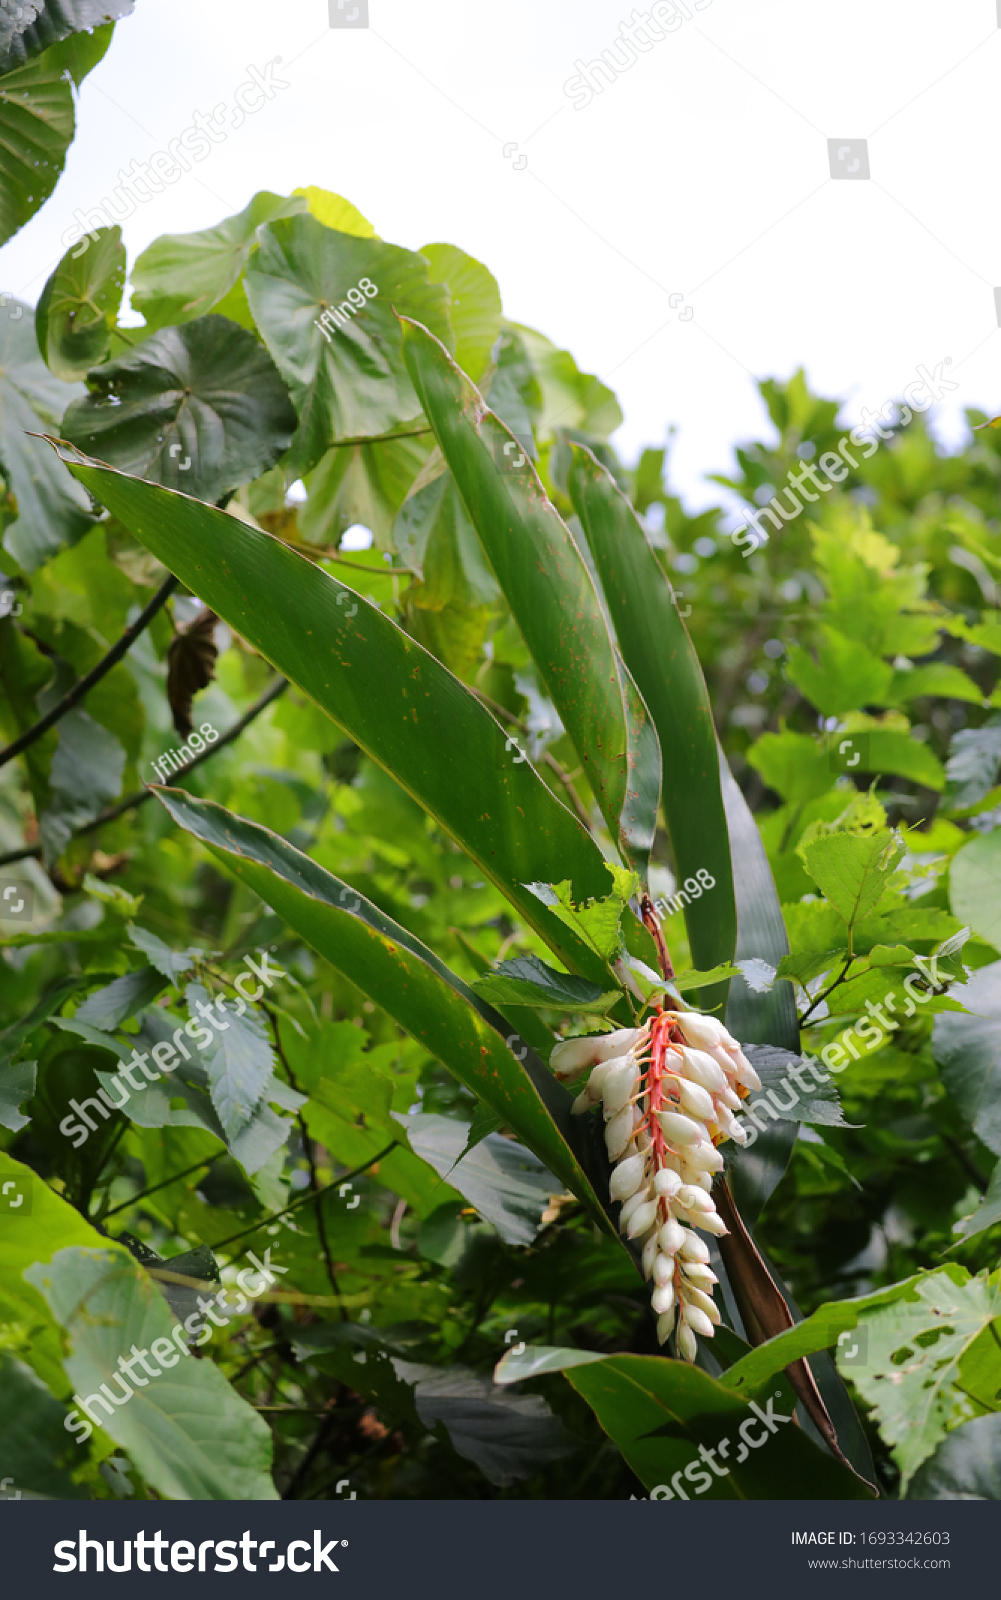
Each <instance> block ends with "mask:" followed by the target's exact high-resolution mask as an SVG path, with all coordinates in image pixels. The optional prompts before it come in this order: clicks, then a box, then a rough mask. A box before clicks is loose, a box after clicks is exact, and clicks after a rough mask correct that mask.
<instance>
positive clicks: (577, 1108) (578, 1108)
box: [570, 1089, 595, 1117]
mask: <svg viewBox="0 0 1001 1600" xmlns="http://www.w3.org/2000/svg"><path fill="white" fill-rule="evenodd" d="M594 1104H595V1102H594V1101H593V1100H592V1099H591V1096H590V1095H589V1094H588V1092H587V1090H586V1089H582V1090H581V1092H580V1094H579V1095H577V1096H576V1097H575V1099H574V1103H573V1105H572V1106H571V1107H570V1115H571V1116H572V1117H582V1116H583V1115H584V1112H585V1111H590V1110H592V1109H593V1107H594Z"/></svg>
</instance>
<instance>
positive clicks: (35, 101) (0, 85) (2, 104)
mask: <svg viewBox="0 0 1001 1600" xmlns="http://www.w3.org/2000/svg"><path fill="white" fill-rule="evenodd" d="M102 9H104V12H105V15H107V8H102ZM112 32H113V29H112V28H111V27H105V28H95V29H94V31H93V32H92V33H77V34H73V35H72V36H71V37H70V38H66V39H63V40H62V42H61V43H59V44H50V45H49V48H48V49H43V53H42V54H41V55H38V56H37V57H35V59H33V60H31V61H28V62H27V64H26V65H24V66H20V67H16V68H15V69H14V70H5V69H4V68H3V67H0V73H2V76H0V149H2V150H3V166H2V168H0V244H5V243H6V242H7V240H8V239H9V238H11V236H12V235H13V234H15V233H17V231H18V229H19V228H23V227H24V224H25V223H26V222H27V221H28V219H29V217H33V216H34V215H35V212H36V211H37V210H38V209H39V207H40V206H41V205H43V204H44V202H45V201H46V200H47V199H48V198H49V195H50V194H51V193H52V191H53V189H54V188H55V186H56V184H57V183H58V182H59V178H60V175H61V173H62V170H63V166H64V164H65V161H66V152H67V150H68V149H69V147H70V145H71V144H72V142H73V135H74V134H75V133H76V115H75V111H74V105H73V85H74V83H75V84H76V85H77V87H78V88H79V86H80V84H81V83H82V82H83V79H84V78H85V77H86V75H87V73H88V72H90V70H91V68H92V67H96V66H97V63H98V62H99V61H100V59H101V57H102V56H103V55H104V52H105V51H106V50H107V48H108V46H109V44H110V43H111V35H112ZM16 39H17V36H15V40H14V41H13V42H14V45H15V52H16ZM31 53H32V55H34V51H32V52H31ZM14 59H16V54H15V53H14V52H10V51H9V52H8V54H7V60H8V61H12V60H14Z"/></svg>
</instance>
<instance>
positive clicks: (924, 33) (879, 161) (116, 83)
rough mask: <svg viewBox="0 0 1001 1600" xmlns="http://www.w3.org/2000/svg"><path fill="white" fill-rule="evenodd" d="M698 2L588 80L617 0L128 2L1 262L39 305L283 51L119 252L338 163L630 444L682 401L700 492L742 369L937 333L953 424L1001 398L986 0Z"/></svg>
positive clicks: (383, 230)
mask: <svg viewBox="0 0 1001 1600" xmlns="http://www.w3.org/2000/svg"><path fill="white" fill-rule="evenodd" d="M357 3H359V0H345V8H346V9H350V8H351V7H352V6H354V5H355V4H357ZM646 3H647V0H645V3H644V5H643V6H642V7H640V10H645V9H646ZM697 3H698V0H688V5H687V9H688V11H689V12H690V13H691V15H690V17H689V18H687V19H685V18H684V17H683V18H682V20H681V22H680V24H678V25H677V26H676V27H675V28H674V30H673V31H672V32H670V33H669V34H668V36H666V37H664V38H663V39H662V40H661V41H660V42H657V43H648V46H647V48H646V49H645V50H640V51H639V53H638V55H637V58H636V59H635V61H634V63H633V64H632V65H631V67H629V68H628V69H627V70H624V71H623V72H622V73H621V75H620V76H618V77H617V78H616V80H615V81H614V82H613V83H610V84H609V85H608V86H607V87H606V88H605V89H604V90H603V92H602V93H600V94H597V95H595V96H594V98H593V99H592V101H591V103H590V104H587V105H584V106H582V107H581V108H580V109H575V106H574V103H573V101H572V99H571V98H570V96H569V95H568V94H567V93H566V92H565V90H564V85H565V84H566V83H567V82H568V80H570V79H571V78H572V77H573V75H574V73H575V71H576V68H575V62H576V61H577V60H578V59H580V60H583V61H585V62H587V61H590V60H593V59H594V58H595V57H597V56H599V55H600V53H601V52H602V51H603V50H607V49H610V48H611V47H612V46H613V43H614V41H615V39H616V36H617V34H618V31H619V24H620V22H621V21H623V20H628V19H629V18H631V17H632V16H634V15H635V12H634V9H633V7H632V5H630V4H626V3H623V0H573V3H572V4H571V3H570V0H507V3H506V4H504V5H498V4H495V3H494V0H437V3H435V4H431V3H424V4H421V3H420V0H369V22H370V25H369V27H368V28H338V29H331V28H330V26H329V20H328V0H285V4H283V5H276V4H274V0H197V3H196V0H137V4H136V9H135V14H134V15H133V16H132V17H131V18H128V19H126V20H125V21H123V22H122V23H120V24H119V27H118V30H117V34H116V37H115V40H114V42H113V44H112V47H111V50H110V52H109V54H108V56H107V57H106V59H105V60H104V62H103V63H102V64H101V65H100V66H99V67H98V68H97V69H96V71H95V72H94V73H93V74H92V75H91V77H90V78H89V79H88V80H87V82H86V83H85V85H84V88H83V92H82V96H81V104H80V108H79V133H78V137H77V140H76V142H75V144H74V145H73V147H72V149H71V151H70V155H69V159H68V162H67V167H66V172H65V174H64V175H63V177H62V179H61V181H60V183H59V186H58V188H57V189H56V191H55V195H54V197H53V198H52V199H51V200H50V201H49V203H48V204H47V205H46V206H45V208H44V209H43V210H42V211H41V212H40V213H39V215H38V216H37V217H36V218H35V219H34V220H33V221H32V222H30V223H29V224H28V226H27V227H26V228H25V229H24V230H23V231H22V232H21V233H20V234H19V235H18V236H17V237H16V238H15V239H13V240H12V241H11V242H10V243H9V244H8V245H6V246H5V247H4V249H3V250H2V251H0V288H2V289H6V290H8V291H10V292H13V293H17V294H20V295H21V296H22V297H23V298H25V299H27V300H29V301H31V302H34V301H35V300H36V299H37V296H38V294H39V292H40V290H41V288H42V285H43V284H44V282H45V279H46V277H47V276H48V273H49V272H50V271H51V269H52V267H53V265H54V264H55V262H56V261H57V260H58V258H59V256H60V255H61V254H62V246H61V245H60V236H61V234H62V233H63V232H64V231H65V230H66V228H67V227H68V226H69V225H70V223H71V221H72V215H73V211H74V209H75V208H77V207H81V206H82V207H84V208H86V207H88V206H90V205H97V204H100V201H101V199H102V197H103V196H104V195H105V194H108V193H110V192H111V191H113V189H114V187H115V185H116V184H117V183H118V181H119V180H118V172H119V169H120V168H122V167H128V166H130V165H131V162H132V160H133V158H138V159H139V160H141V161H142V160H146V159H147V158H148V157H149V156H150V155H151V153H152V152H153V151H155V150H158V149H163V148H165V146H166V144H167V142H168V141H169V140H170V139H172V138H176V137H177V136H178V135H179V134H180V133H181V132H182V131H183V130H184V128H185V127H187V126H188V125H189V124H190V122H191V119H192V115H193V113H194V112H195V111H197V110H201V111H204V112H206V113H211V111H212V109H213V108H214V107H216V106H218V105H219V104H220V103H221V102H226V103H227V104H229V105H232V103H233V95H234V91H235V90H236V88H237V87H238V85H239V84H240V83H241V82H243V81H244V80H245V79H246V77H247V69H248V66H256V67H257V68H258V69H264V67H265V65H266V63H268V62H269V61H273V59H274V57H276V56H280V57H281V58H282V59H281V64H280V65H279V66H276V67H275V69H274V70H275V73H276V74H277V75H278V78H279V79H281V80H283V81H285V82H286V83H287V84H288V87H287V88H285V89H282V90H280V91H279V92H277V93H276V94H275V95H274V97H273V98H272V99H271V101H270V102H269V103H268V104H267V105H266V106H264V107H262V108H261V109H260V110H259V111H258V112H257V113H256V114H255V115H253V116H250V117H248V118H247V120H246V121H245V123H244V125H243V126H242V127H241V128H240V129H238V130H232V131H230V132H229V134H228V135H227V137H226V138H225V140H224V141H222V142H220V143H218V144H215V145H214V146H213V148H212V151H211V154H210V155H209V156H208V158H207V159H205V160H203V161H201V162H200V163H199V164H198V165H196V166H195V167H194V169H193V170H192V171H191V172H190V173H189V174H188V175H187V176H185V177H183V178H182V179H181V180H180V181H179V182H177V183H175V184H174V186H173V187H170V188H167V189H166V190H165V192H164V193H163V194H162V195H160V196H159V197H157V198H155V199H152V200H150V201H149V202H148V203H146V204H144V205H142V206H140V207H139V208H138V209H137V211H136V214H135V215H134V216H133V217H132V218H131V219H130V220H129V221H128V222H126V224H125V225H124V235H125V240H126V243H127V245H128V248H129V256H130V263H131V261H132V260H133V259H134V257H135V255H136V254H138V252H139V251H140V250H142V249H143V248H144V247H145V246H146V245H147V244H148V243H149V242H150V241H151V240H152V239H154V238H156V237H157V235H159V234H161V233H165V232H189V231H192V230H194V229H197V228H203V227H207V226H209V225H211V224H212V223H214V222H216V221H218V220H220V219H221V218H222V217H224V216H227V215H229V214H231V213H232V212H234V211H237V210H239V209H241V208H242V207H243V206H244V205H245V204H246V202H247V200H248V199H249V198H250V196H251V195H252V194H253V193H254V192H255V191H256V190H257V189H261V188H269V189H273V190H275V191H277V192H279V193H288V192H290V191H291V189H292V188H294V187H296V186H297V185H301V184H308V183H315V184H319V185H321V186H323V187H325V188H329V189H333V190H335V191H337V192H338V193H340V194H343V195H346V196H347V197H348V198H349V199H351V200H352V201H353V202H354V203H355V204H356V205H357V206H358V207H359V208H360V209H361V210H362V211H363V212H364V213H365V214H366V216H368V217H369V218H370V219H371V221H372V223H373V224H374V226H375V228H376V230H377V232H378V233H379V234H381V235H382V237H383V238H385V239H387V240H389V241H391V242H393V243H396V244H401V245H406V246H408V247H410V248H414V249H416V248H419V247H420V246H421V245H422V244H425V243H428V242H430V241H434V240H448V241H451V242H454V243H455V244H458V245H461V246H462V247H463V248H464V249H466V250H468V251H470V252H471V253H472V254H473V255H475V256H477V257H479V258H480V259H481V260H482V261H484V262H486V264H487V265H488V266H489V267H490V269H491V270H492V271H493V273H494V274H495V276H496V277H497V279H498V281H499V283H500V287H501V292H502V294H503V297H504V306H505V311H506V312H507V314H508V315H509V316H511V317H513V318H515V319H516V320H518V321H521V322H527V323H530V324H532V325H533V326H536V327H538V328H540V329H541V330H542V331H543V332H545V333H546V334H548V335H549V336H550V337H551V338H552V339H554V340H556V341H557V342H559V343H560V344H562V345H565V346H566V347H567V348H569V349H570V350H571V351H572V352H573V353H574V355H575V356H576V358H577V360H578V362H579V363H580V365H581V366H582V367H584V368H585V369H587V370H590V371H594V372H597V373H599V374H600V375H601V376H602V377H603V378H604V379H605V380H606V381H607V382H609V383H610V384H611V385H612V386H613V387H614V388H615V389H616V391H617V392H618V395H619V397H620V400H621V402H622V406H623V410H624V412H625V415H626V423H625V426H624V428H623V429H622V430H621V432H620V434H619V435H618V438H617V440H616V442H617V444H618V445H619V447H620V449H622V450H623V451H624V453H625V454H626V456H627V458H631V457H632V456H633V455H634V453H635V451H636V450H637V449H638V448H639V447H640V446H641V445H642V444H656V443H661V442H663V439H664V436H665V431H666V429H667V427H668V425H670V424H675V425H677V428H678V430H679V431H678V435H677V441H676V447H675V451H674V456H673V470H672V481H673V483H674V485H675V487H678V488H680V489H681V490H682V491H683V492H684V493H685V495H686V497H687V498H688V499H689V500H690V502H691V503H692V504H693V505H699V504H706V503H708V502H709V501H710V500H711V499H713V498H715V497H716V494H717V491H716V490H715V489H714V488H713V487H712V486H706V485H704V484H703V483H702V481H701V480H702V474H703V473H705V472H707V471H711V470H720V469H725V468H726V467H727V466H728V465H729V462H730V452H731V447H732V445H733V444H734V443H735V442H736V441H737V440H739V439H742V438H746V437H753V436H754V435H756V434H757V435H760V434H761V433H762V432H763V430H764V429H765V427H766V423H765V419H764V415H763V410H762V407H761V403H760V400H759V398H758V396H757V393H756V390H755V387H754V382H755V379H756V378H759V377H767V376H770V375H778V376H780V377H786V376H788V375H789V374H790V373H791V372H792V371H793V370H794V369H795V367H796V366H797V365H799V364H803V365H804V366H805V367H806V370H807V374H808V376H809V379H810V381H811V384H812V385H813V386H814V387H815V388H817V389H819V390H820V392H822V393H824V394H829V395H845V396H847V397H849V399H850V412H851V414H852V415H853V417H857V415H858V414H859V412H860V410H861V407H862V406H863V405H871V406H880V405H882V404H883V402H884V401H886V400H889V399H890V398H892V397H894V396H897V395H899V394H900V392H901V391H902V389H903V388H904V386H905V384H907V383H908V382H909V381H910V380H912V379H913V378H914V376H915V373H916V369H917V367H918V365H919V364H921V363H924V364H925V365H926V366H929V367H934V366H936V365H937V364H938V363H940V362H942V361H944V360H945V358H946V357H951V358H952V365H951V367H949V368H947V369H946V372H947V375H948V376H950V377H951V378H953V379H954V380H955V381H956V382H957V383H958V385H959V387H958V389H957V390H956V391H955V392H954V393H953V394H951V395H950V396H949V399H948V401H946V402H943V405H942V406H941V407H940V408H939V410H938V413H937V415H938V419H939V420H938V426H939V428H940V430H941V431H942V433H943V436H946V437H949V438H951V439H953V440H956V439H958V438H960V437H961V436H962V428H961V426H960V422H959V414H960V411H961V408H962V407H963V406H965V405H971V404H973V405H980V406H983V407H985V408H989V409H990V410H991V414H993V413H994V412H995V411H998V410H1001V383H999V381H998V379H999V355H1001V340H999V338H998V331H999V330H998V314H997V311H996V308H995V302H994V294H993V286H994V285H995V284H1001V239H999V227H1001V210H999V206H998V179H997V170H998V169H997V149H998V135H997V127H996V112H997V106H998V103H999V94H998V84H999V75H1001V28H999V10H1001V0H951V3H950V4H949V5H943V4H942V3H941V0H934V3H933V0H839V3H838V4H834V3H831V0H813V3H811V4H804V0H756V3H755V4H753V5H751V4H748V3H747V0H708V3H707V0H701V9H699V10H696V8H695V7H696V4H697ZM334 4H335V6H336V4H337V0H334ZM581 98H583V97H582V96H580V95H578V99H581ZM829 138H833V139H837V140H838V141H839V148H840V141H843V140H855V139H863V138H864V139H867V140H868V155H869V161H870V171H871V178H870V179H869V180H868V181H861V180H854V181H851V180H847V181H835V180H832V178H831V177H830V174H829V165H828V148H827V140H828V139H829ZM512 145H514V146H516V149H513V150H512V149H511V148H510V147H511V146H512ZM505 147H508V154H507V155H505V153H504V152H505ZM853 156H854V152H852V153H850V154H849V155H848V156H847V157H846V158H845V160H846V164H847V163H850V161H851V160H852V159H853ZM522 157H527V164H522V165H521V166H520V167H518V166H517V164H516V163H517V162H518V161H519V160H521V158H522ZM672 295H681V296H683V297H684V299H683V300H681V301H676V303H675V305H674V306H673V307H672V306H671V296H672ZM686 309H690V316H689V318H688V319H687V320H685V321H681V320H680V314H681V313H682V312H683V311H685V310H686Z"/></svg>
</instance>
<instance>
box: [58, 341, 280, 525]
mask: <svg viewBox="0 0 1001 1600" xmlns="http://www.w3.org/2000/svg"><path fill="white" fill-rule="evenodd" d="M88 383H89V386H90V391H91V392H90V394H89V395H87V396H86V397H85V398H83V399H80V400H75V401H74V402H73V404H72V405H71V406H70V408H69V410H68V411H67V413H66V416H65V418H64V420H63V425H62V426H63V433H64V435H65V437H66V438H67V439H69V440H70V442H71V443H73V444H75V445H77V446H78V447H79V448H80V449H81V450H83V451H85V452H88V453H96V454H97V455H98V456H100V458H101V459H102V460H105V461H107V462H109V463H110V464H111V465H112V466H114V467H118V468H119V469H120V470H121V471H122V472H128V473H131V474H133V475H134V476H136V477H142V478H147V479H149V481H150V482H152V483H166V484H169V485H170V486H171V488H183V489H184V491H185V492H186V493H188V494H192V495H195V496H198V497H199V498H201V499H204V500H213V501H214V500H218V499H219V498H220V497H221V496H222V495H224V494H226V493H228V492H229V491H230V490H232V489H236V488H238V487H239V486H240V484H243V483H250V482H251V481H252V479H254V478H259V477H260V476H261V474H262V473H263V472H267V471H268V470H269V468H271V467H273V466H274V465H275V462H276V461H277V460H278V458H279V456H281V455H282V454H283V453H284V451H285V450H286V449H287V448H288V444H289V441H290V440H291V438H292V434H293V432H294V430H295V412H294V411H293V409H292V405H291V402H290V400H289V397H288V394H287V392H286V389H285V385H284V384H283V383H282V380H281V378H280V377H279V376H278V373H277V372H276V370H275V367H274V365H273V363H272V362H271V361H270V360H269V359H268V357H267V355H266V354H265V352H264V351H263V350H262V349H261V347H260V345H259V344H258V342H257V340H256V339H255V338H254V336H253V334H250V333H247V331H246V330H245V329H244V328H238V327H237V326H236V324H235V323H233V322H230V321H229V319H228V318H227V317H219V316H208V317H199V318H198V319H197V320H196V321H194V322H189V323H184V324H183V325H182V326H181V327H178V328H165V329H164V330H163V332H162V333H155V334H153V335H152V337H151V338H149V339H146V340H145V341H144V342H143V343H142V344H141V345H139V346H138V347H137V348H136V349H135V350H134V351H132V353H131V354H130V355H127V356H123V357H122V358H121V359H120V360H118V361H112V362H109V363H108V364H107V365H106V366H103V367H98V368H96V369H95V370H94V371H92V372H91V374H90V376H89V378H88Z"/></svg>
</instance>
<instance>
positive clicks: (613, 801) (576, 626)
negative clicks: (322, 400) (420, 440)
mask: <svg viewBox="0 0 1001 1600" xmlns="http://www.w3.org/2000/svg"><path fill="white" fill-rule="evenodd" d="M403 337H404V354H405V357H406V361H407V367H408V370H409V372H410V375H411V377H412V379H413V382H414V386H415V388H416V390H417V393H418V394H419V396H420V399H421V403H422V405H423V407H424V410H425V413H426V414H427V416H428V418H429V420H430V422H431V424H432V426H433V427H434V430H435V436H436V438H437V440H438V445H439V448H440V450H441V452H442V455H443V456H444V458H445V460H446V462H447V463H448V466H449V468H450V470H451V473H452V476H453V478H454V479H455V482H456V485H457V487H458V490H459V493H460V494H461V496H462V499H463V501H464V503H465V507H466V510H467V512H468V515H469V517H470V520H471V521H472V523H473V526H474V527H475V528H476V531H477V533H478V535H479V537H480V542H481V543H482V545H483V548H484V550H485V552H486V555H487V558H488V560H489V562H490V565H491V567H492V568H493V571H494V573H495V575H496V577H497V581H498V583H499V584H500V586H501V588H502V590H503V591H504V594H505V597H506V599H507V602H508V604H509V605H510V607H511V610H512V613H513V614H514V618H515V621H516V622H517V624H518V627H519V628H520V630H521V633H522V635H523V636H524V639H525V643H526V645H527V646H528V649H529V651H530V652H531V654H532V657H533V659H534V661H535V664H536V666H537V667H538V670H539V672H540V674H541V676H542V678H543V679H544V681H545V683H546V685H547V686H548V689H549V692H550V694H551V695H552V698H553V703H554V704H555V706H556V709H557V711H558V712H559V715H560V719H561V721H562V722H563V725H564V727H565V728H566V730H567V732H568V733H569V735H570V737H571V739H572V740H573V742H574V745H575V747H576V750H577V755H578V758H579V759H580V761H581V764H582V765H583V768H584V771H585V773H586V775H587V780H588V782H589V784H590V786H591V789H592V791H593V793H594V795H595V798H596V799H597V801H598V804H599V806H600V807H601V811H602V814H603V816H604V818H605V821H606V822H607V824H608V827H609V829H610V831H611V834H612V837H613V839H614V840H615V842H616V845H617V846H618V849H619V852H620V854H621V855H622V857H623V860H624V861H626V862H627V863H628V864H629V865H630V866H634V867H635V868H636V869H637V871H639V872H640V874H641V876H642V878H643V879H644V882H645V880H646V874H647V864H648V861H649V855H650V849H651V846H652V844H653V837H654V831H655V828H656V821H657V806H658V803H659V800H660V750H659V746H658V743H657V735H656V732H655V730H654V727H653V724H652V723H651V721H650V717H649V714H648V713H647V710H646V707H645V706H644V704H643V701H642V699H641V697H640V694H639V692H638V690H637V689H636V686H635V684H633V683H632V682H631V681H630V679H629V674H628V672H627V670H626V668H625V667H624V666H623V663H622V660H621V658H620V656H619V655H618V653H617V651H616V649H615V645H614V643H613V641H612V639H611V636H610V634H609V631H608V626H607V624H606V622H605V618H604V616H603V614H602V611H601V606H600V604H599V601H598V596H597V592H596V590H595V587H594V583H593V581H592V579H591V575H590V573H589V572H588V570H587V567H586V565H585V563H584V559H583V557H582V556H581V553H580V551H579V550H578V548H577V546H576V544H575V543H574V539H573V536H572V534H571V533H570V530H569V529H568V528H567V526H566V524H565V523H564V522H563V520H562V518H561V517H560V515H559V513H558V512H557V510H556V508H555V507H554V506H553V505H552V503H551V501H550V500H549V499H548V498H547V496H546V494H545V491H544V490H543V487H542V484H541V482H540V481H539V478H538V477H537V475H536V472H535V469H534V467H533V466H532V464H531V462H530V461H529V460H528V459H527V457H526V455H525V452H524V451H523V450H522V448H521V446H520V444H519V443H518V441H517V440H516V439H515V437H514V436H513V435H512V434H511V432H510V430H509V429H508V428H507V427H506V425H505V424H504V423H502V422H501V421H500V420H499V418H498V417H496V416H495V415H494V413H493V412H492V411H490V410H489V409H488V407H487V405H486V403H485V402H484V400H483V398H482V396H481V395H480V394H479V392H478V391H477V390H476V388H475V387H474V386H473V385H472V384H471V383H470V381H469V379H468V378H467V377H466V376H465V374H464V373H463V372H462V371H461V370H460V369H459V367H457V366H456V364H455V362H454V361H453V360H452V359H451V358H450V356H449V355H448V352H447V351H446V350H445V349H444V348H443V346H442V345H441V343H440V342H439V341H438V340H436V339H435V338H434V337H433V335H432V334H431V333H429V331H428V330H427V328H423V327H421V326H420V325H419V324H418V323H415V322H412V321H410V320H408V319H404V336H403Z"/></svg>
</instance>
